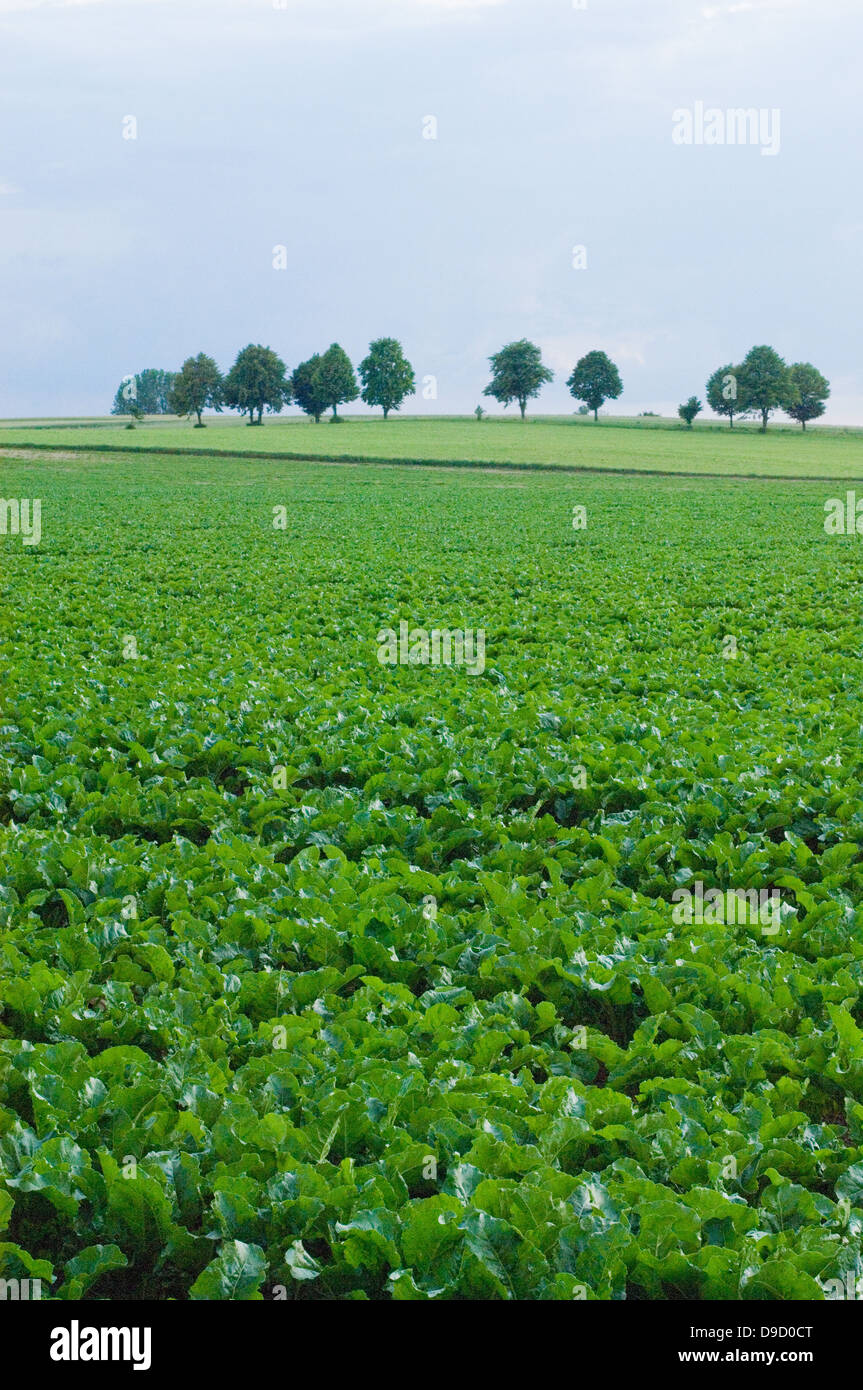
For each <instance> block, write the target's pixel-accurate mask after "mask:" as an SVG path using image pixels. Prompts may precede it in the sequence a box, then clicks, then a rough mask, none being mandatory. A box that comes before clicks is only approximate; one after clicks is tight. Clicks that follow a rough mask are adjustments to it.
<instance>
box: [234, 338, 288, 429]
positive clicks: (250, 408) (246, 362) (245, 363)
mask: <svg viewBox="0 0 863 1390" xmlns="http://www.w3.org/2000/svg"><path fill="white" fill-rule="evenodd" d="M286 371H287V368H286V367H285V364H284V362H283V361H282V359H281V357H279V356H278V355H277V354H276V353H275V352H273V349H272V348H268V347H262V346H261V344H260V343H250V344H249V346H248V347H244V348H243V349H242V351H241V352H239V353H238V354H237V360H236V362H235V363H234V365H233V367H232V368H231V370H230V371H229V372H228V375H227V376H226V377H225V382H224V390H223V394H224V402H225V405H227V406H229V407H230V408H231V410H239V411H240V412H241V413H242V414H244V415H245V414H247V413H248V416H249V424H250V425H260V423H261V420H262V417H263V414H264V411H265V410H269V411H272V412H275V413H276V414H278V412H279V411H280V410H281V409H282V406H283V405H288V404H289V403H290V400H291V384H290V382H289V381H288V380H287V377H286V375H285V373H286ZM256 413H257V417H258V418H257V420H256V419H255V414H256Z"/></svg>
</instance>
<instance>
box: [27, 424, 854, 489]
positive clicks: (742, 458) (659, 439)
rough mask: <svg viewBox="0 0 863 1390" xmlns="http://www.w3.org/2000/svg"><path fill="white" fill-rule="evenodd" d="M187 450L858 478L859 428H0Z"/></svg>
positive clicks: (43, 439)
mask: <svg viewBox="0 0 863 1390" xmlns="http://www.w3.org/2000/svg"><path fill="white" fill-rule="evenodd" d="M28 444H32V445H37V446H39V447H42V448H44V447H48V446H57V447H61V448H62V447H66V448H74V449H79V448H88V447H97V448H106V447H110V448H123V449H127V448H133V449H136V450H138V449H146V448H148V447H151V448H158V449H167V450H173V449H177V450H179V449H190V450H198V451H204V452H209V453H214V452H231V451H234V452H240V453H245V452H260V453H266V454H286V455H294V456H297V457H304V456H305V457H319V458H341V459H380V460H393V461H396V462H398V461H404V462H410V461H421V460H432V461H434V460H437V461H440V462H466V463H471V464H473V463H476V462H487V463H494V464H503V463H515V464H521V465H524V464H534V465H543V466H565V467H569V468H585V469H611V470H619V471H624V472H631V471H632V472H670V473H692V474H695V475H700V474H704V475H709V474H718V475H722V474H730V475H740V476H765V477H792V478H793V477H816V478H817V477H835V478H860V477H863V431H857V430H838V429H836V430H830V429H826V428H820V429H813V430H808V431H807V432H806V433H805V434H804V432H803V431H802V430H801V429H799V427H796V426H795V427H792V426H790V425H788V424H785V425H783V424H782V423H777V424H771V426H770V429H769V430H768V433H767V434H766V435H761V434H760V433H759V432H758V430H757V429H756V428H755V427H754V426H753V425H752V424H751V423H744V424H743V425H738V426H735V429H734V430H733V431H732V430H730V429H729V428H728V426H727V425H721V424H713V425H711V424H705V425H696V427H695V428H694V429H693V430H691V431H690V430H686V429H684V428H683V427H682V426H681V425H680V423H679V422H676V423H673V422H670V421H662V420H651V419H646V420H641V419H630V420H600V421H599V423H598V424H594V422H593V421H592V420H584V419H580V418H579V417H577V416H572V417H566V416H558V417H545V418H540V419H536V420H528V421H527V422H526V423H525V424H522V423H521V422H520V421H519V420H516V419H504V418H500V417H493V418H490V419H487V420H484V421H482V422H481V423H479V424H478V423H477V422H476V420H465V419H455V418H438V417H427V418H425V419H422V418H417V417H414V418H406V419H399V418H391V419H390V420H388V421H386V422H384V421H383V420H381V419H376V418H364V419H363V418H356V417H355V418H352V419H346V420H344V421H343V422H342V424H340V425H338V426H333V425H331V424H329V423H327V422H322V423H321V424H320V425H314V424H312V423H310V422H309V421H308V420H306V419H305V418H296V417H293V418H283V417H278V416H274V417H271V418H268V419H267V420H266V421H265V423H264V425H263V426H262V427H261V428H260V429H258V428H254V429H251V428H249V426H248V425H245V424H243V423H242V422H238V421H237V420H236V417H233V418H232V417H229V416H224V417H215V419H214V420H213V421H212V422H211V423H210V425H209V426H208V428H207V429H206V430H196V429H193V428H192V426H191V425H189V424H188V423H185V422H178V421H172V420H168V421H163V420H152V421H148V422H147V423H146V424H144V425H142V426H140V427H138V428H137V429H136V430H134V431H132V430H127V429H126V427H125V426H124V425H122V424H117V423H116V422H110V421H103V422H102V423H100V424H95V425H94V424H93V423H92V422H91V423H89V424H86V423H78V424H75V425H74V426H72V425H68V424H67V425H61V426H58V425H56V424H54V423H52V422H47V421H42V422H36V421H34V422H31V423H29V424H23V423H19V424H14V425H13V424H11V423H7V424H5V425H0V448H3V447H4V446H9V445H13V446H14V445H18V446H21V445H25V446H26V445H28Z"/></svg>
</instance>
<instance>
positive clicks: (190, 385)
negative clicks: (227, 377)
mask: <svg viewBox="0 0 863 1390" xmlns="http://www.w3.org/2000/svg"><path fill="white" fill-rule="evenodd" d="M223 387H224V382H223V380H222V373H221V372H220V371H219V368H218V367H217V366H216V363H215V361H214V360H213V358H212V357H208V356H207V354H206V353H205V352H199V353H198V356H197V357H187V358H186V360H185V362H184V363H183V365H182V367H181V368H180V370H179V372H178V373H177V375H176V376H175V377H174V382H173V387H172V389H171V396H170V405H171V410H172V411H173V412H174V414H175V415H197V417H198V424H199V425H201V426H202V427H203V421H202V420H201V412H202V411H203V410H206V409H207V408H208V407H209V409H211V410H221V409H222V399H223V396H222V393H223Z"/></svg>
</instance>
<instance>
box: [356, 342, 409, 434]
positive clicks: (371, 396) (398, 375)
mask: <svg viewBox="0 0 863 1390" xmlns="http://www.w3.org/2000/svg"><path fill="white" fill-rule="evenodd" d="M360 380H361V381H362V384H363V390H362V398H363V400H364V401H365V403H366V405H372V406H375V405H377V406H380V407H381V409H382V410H383V412H384V419H385V420H386V419H387V417H388V415H389V413H390V411H391V410H398V409H400V407H401V404H402V401H403V400H404V399H405V397H406V396H412V395H413V393H414V391H415V390H416V378H415V376H414V369H413V367H412V366H411V364H410V362H408V361H407V359H406V358H405V355H404V351H403V349H402V345H401V343H400V342H398V340H397V339H396V338H376V339H375V341H374V342H373V343H372V344H371V345H370V347H369V353H368V357H365V358H363V360H362V362H361V363H360Z"/></svg>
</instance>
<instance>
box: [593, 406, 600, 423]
mask: <svg viewBox="0 0 863 1390" xmlns="http://www.w3.org/2000/svg"><path fill="white" fill-rule="evenodd" d="M593 418H594V420H599V406H597V407H596V409H595V410H594V412H593Z"/></svg>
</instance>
